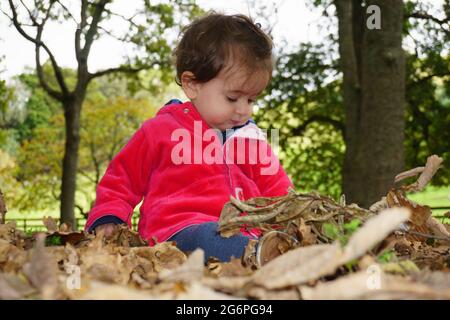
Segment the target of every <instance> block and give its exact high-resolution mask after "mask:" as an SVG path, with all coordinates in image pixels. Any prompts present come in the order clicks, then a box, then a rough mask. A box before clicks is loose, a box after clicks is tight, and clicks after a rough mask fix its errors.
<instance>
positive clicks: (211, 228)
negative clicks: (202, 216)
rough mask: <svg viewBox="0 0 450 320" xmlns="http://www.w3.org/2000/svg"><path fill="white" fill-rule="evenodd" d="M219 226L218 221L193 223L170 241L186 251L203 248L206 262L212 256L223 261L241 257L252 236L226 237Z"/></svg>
mask: <svg viewBox="0 0 450 320" xmlns="http://www.w3.org/2000/svg"><path fill="white" fill-rule="evenodd" d="M217 227H218V225H217V223H216V222H206V223H202V224H197V225H193V226H190V227H187V228H185V229H183V230H181V231H179V232H178V233H176V234H174V235H173V236H172V237H170V238H169V239H168V241H175V242H176V243H177V247H178V248H179V249H180V250H181V251H185V252H188V251H194V250H195V249H197V248H201V249H203V251H204V252H205V263H206V261H207V260H208V258H209V257H210V256H212V257H216V258H218V259H219V260H220V261H222V262H229V261H230V259H231V257H235V258H241V257H242V256H243V254H244V251H245V247H246V246H247V244H248V241H249V240H250V238H249V237H246V236H244V235H242V234H238V235H234V236H232V237H229V238H224V237H222V236H221V235H220V233H219V232H218V231H217Z"/></svg>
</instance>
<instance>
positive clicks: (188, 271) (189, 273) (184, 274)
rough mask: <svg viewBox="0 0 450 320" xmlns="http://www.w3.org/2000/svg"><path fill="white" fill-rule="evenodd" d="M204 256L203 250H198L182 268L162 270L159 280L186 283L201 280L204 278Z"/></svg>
mask: <svg viewBox="0 0 450 320" xmlns="http://www.w3.org/2000/svg"><path fill="white" fill-rule="evenodd" d="M204 255H205V254H204V252H203V250H202V249H196V250H195V251H194V252H192V253H191V254H190V255H189V257H188V259H187V261H186V262H185V263H184V264H182V265H181V266H179V267H177V268H175V269H172V270H167V269H166V270H162V271H161V272H160V274H159V279H161V280H166V281H181V282H185V283H189V282H192V281H196V280H200V279H201V278H202V277H203V269H204V259H205V258H204Z"/></svg>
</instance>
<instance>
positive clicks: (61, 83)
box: [8, 0, 69, 100]
mask: <svg viewBox="0 0 450 320" xmlns="http://www.w3.org/2000/svg"><path fill="white" fill-rule="evenodd" d="M8 1H9V6H10V8H11V12H12V14H13V16H12V22H13V24H14V26H15V28H16V30H17V31H18V32H19V33H20V34H21V35H22V36H23V37H24V38H25V39H27V40H28V41H31V42H33V43H34V44H35V45H36V63H39V65H36V69H37V70H38V77H39V82H40V83H41V85H42V87H43V88H44V90H46V91H47V92H48V93H49V94H50V95H51V96H52V97H54V98H55V99H58V100H61V99H62V98H63V96H68V95H69V90H68V89H67V86H66V83H65V81H64V77H63V75H62V72H61V68H60V67H59V66H58V63H57V62H56V59H55V57H54V55H53V54H52V52H51V51H50V49H49V48H48V47H47V45H46V44H45V43H44V42H42V41H41V35H42V30H43V26H44V24H45V22H46V21H47V19H48V18H49V16H50V10H51V6H52V5H53V2H51V3H50V6H49V8H48V10H47V14H46V17H45V18H44V20H43V21H42V23H40V24H38V26H37V34H36V38H33V37H31V36H30V35H29V34H28V33H26V32H25V30H24V29H23V28H22V25H21V23H20V22H19V20H18V16H17V11H16V8H15V7H14V4H13V2H12V0H8ZM40 47H42V48H44V50H45V51H46V52H47V54H48V56H49V58H50V61H51V63H52V67H53V72H54V74H55V77H56V80H57V81H58V84H59V86H60V88H61V90H62V95H61V93H60V92H58V91H56V90H54V89H51V88H50V86H49V85H48V84H47V83H46V82H45V81H44V77H43V74H42V66H41V65H40V56H39V53H40ZM40 72H41V74H40V75H39V73H40Z"/></svg>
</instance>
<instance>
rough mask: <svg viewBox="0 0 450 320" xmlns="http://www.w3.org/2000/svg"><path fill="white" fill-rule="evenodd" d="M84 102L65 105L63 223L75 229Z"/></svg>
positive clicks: (70, 101)
mask: <svg viewBox="0 0 450 320" xmlns="http://www.w3.org/2000/svg"><path fill="white" fill-rule="evenodd" d="M82 101H83V98H82V97H77V98H75V99H73V100H68V101H67V102H65V103H64V110H65V112H64V117H65V125H66V143H65V149H64V159H63V170H62V182H61V223H70V224H71V225H72V226H73V228H74V229H76V228H77V225H76V220H75V211H74V208H75V191H76V176H77V165H78V146H79V144H80V114H81V105H82Z"/></svg>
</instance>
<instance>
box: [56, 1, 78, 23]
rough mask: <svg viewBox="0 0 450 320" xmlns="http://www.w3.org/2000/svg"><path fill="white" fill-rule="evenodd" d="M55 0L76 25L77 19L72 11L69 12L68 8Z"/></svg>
mask: <svg viewBox="0 0 450 320" xmlns="http://www.w3.org/2000/svg"><path fill="white" fill-rule="evenodd" d="M55 1H56V3H58V4H59V5H60V6H61V8H62V9H63V10H64V11H65V12H66V13H67V14H68V15H69V17H70V18H71V19H72V20H73V21H74V22H75V23H76V24H77V25H78V21H77V19H75V17H74V16H73V14H72V12H70V10H69V9H68V8H67V7H66V6H65V5H64V4H62V3H61V1H59V0H55Z"/></svg>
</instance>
